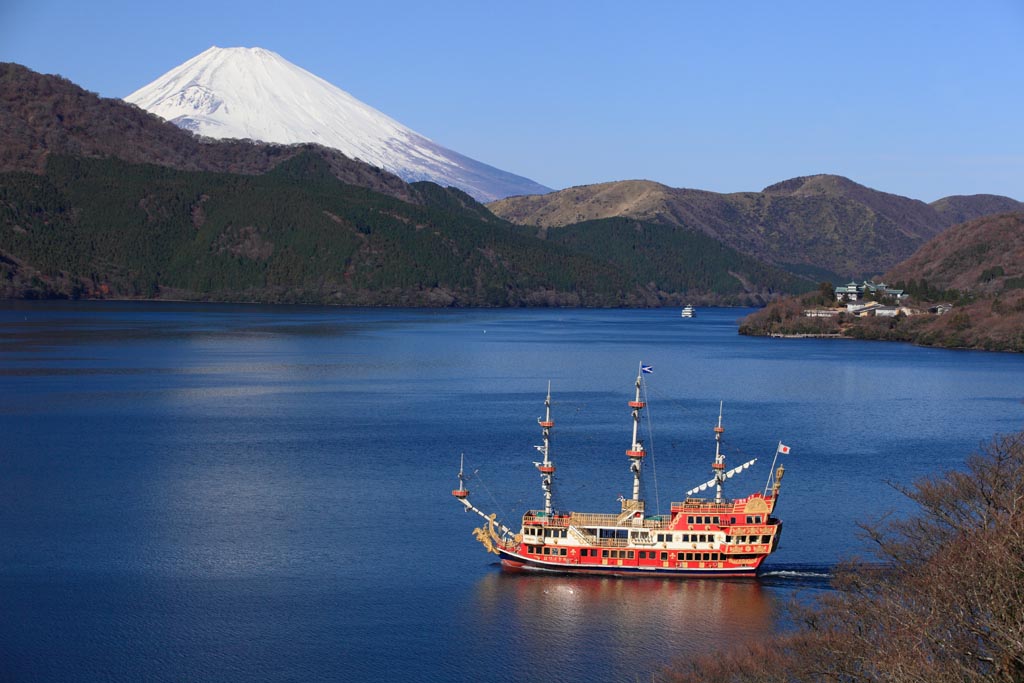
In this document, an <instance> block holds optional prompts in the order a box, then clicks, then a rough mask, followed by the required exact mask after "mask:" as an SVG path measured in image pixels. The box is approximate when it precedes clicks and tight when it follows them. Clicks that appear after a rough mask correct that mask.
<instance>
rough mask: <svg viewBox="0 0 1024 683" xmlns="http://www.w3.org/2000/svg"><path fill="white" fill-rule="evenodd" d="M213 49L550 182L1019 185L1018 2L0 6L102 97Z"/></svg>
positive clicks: (11, 31)
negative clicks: (254, 53) (323, 84)
mask: <svg viewBox="0 0 1024 683" xmlns="http://www.w3.org/2000/svg"><path fill="white" fill-rule="evenodd" d="M212 45H216V46H219V47H239V46H241V47H263V48H267V49H269V50H273V51H274V52H277V53H279V54H280V55H281V56H283V57H284V58H285V59H287V60H289V61H291V62H293V63H295V64H297V65H298V66H300V67H302V68H304V69H306V70H308V71H311V72H313V73H314V74H316V75H318V76H320V77H322V78H324V79H326V80H328V81H330V82H331V83H333V84H334V85H336V86H338V87H340V88H342V89H343V90H346V91H348V92H349V93H351V94H352V95H354V96H355V97H357V98H358V99H360V100H362V101H363V102H365V103H367V104H369V105H371V106H373V107H375V108H377V109H379V110H381V111H382V112H384V113H385V114H387V115H389V116H391V117H392V118H394V119H397V120H398V121H400V122H401V123H403V124H405V125H406V126H408V127H410V128H412V129H413V130H415V131H417V132H419V133H421V134H423V135H426V136H427V137H429V138H431V139H433V140H435V141H436V142H438V143H440V144H442V145H444V146H446V147H449V148H451V149H454V150H456V151H458V152H461V153H462V154H465V155H467V156H470V157H473V158H475V159H478V160H479V161H483V162H485V163H488V164H491V165H492V166H497V167H498V168H501V169H504V170H507V171H511V172H513V173H517V174H520V175H524V176H526V177H528V178H531V179H533V180H536V181H537V182H540V183H543V184H545V185H548V186H550V187H553V188H562V187H568V186H571V185H584V184H590V183H597V182H604V181H610V180H623V179H630V178H646V179H650V180H655V181H658V182H662V183H665V184H666V185H670V186H673V187H690V188H699V189H705V190H712V191H715V192H739V191H750V190H760V189H762V188H763V187H765V186H767V185H770V184H772V183H775V182H778V181H781V180H785V179H787V178H791V177H794V176H800V175H810V174H815V173H836V174H839V175H844V176H847V177H849V178H851V179H852V180H854V181H856V182H859V183H862V184H864V185H867V186H869V187H872V188H875V189H878V190H883V191H885V192H892V193H895V194H900V195H905V196H909V197H913V198H915V199H921V200H924V201H933V200H935V199H938V198H940V197H943V196H947V195H952V194H977V193H991V194H1002V195H1007V196H1010V197H1013V198H1015V199H1018V200H1022V201H1024V0H928V1H920V2H919V1H916V0H886V1H883V2H876V1H875V0H857V1H856V2H833V1H831V0H798V1H786V0H775V1H772V2H765V1H763V0H750V1H748V2H732V1H729V0H718V1H713V0H706V1H697V0H676V1H674V2H643V1H640V0H637V1H635V2H626V1H623V2H602V1H601V0H590V1H586V2H576V1H563V2H559V1H558V0H547V1H545V2H533V1H530V0H516V1H514V2H504V3H491V2H483V1H477V2H473V1H471V0H466V1H464V2H448V1H446V0H428V1H426V2H425V1H423V0H417V1H415V2H412V1H410V2H406V1H404V0H393V1H391V2H388V1H381V2H371V1H369V0H360V1H359V2H348V1H346V0H322V1H317V2H302V1H299V0H293V1H291V2H283V1H281V0H274V1H272V2H271V1H267V0H249V1H247V2H239V1H236V0H202V1H200V2H185V3H181V2H178V3H167V2H154V3H147V2H140V1H139V0H94V2H82V1H81V0H74V1H68V0H0V61H11V62H17V63H19V64H24V65H25V66H28V67H29V68H31V69H34V70H36V71H40V72H43V73H57V74H60V75H62V76H65V77H66V78H68V79H70V80H71V81H74V82H75V83H77V84H78V85H80V86H82V87H84V88H86V89H87V90H91V91H93V92H96V93H99V94H100V95H103V96H105V97H123V96H125V95H127V94H129V93H130V92H132V91H134V90H136V89H137V88H139V87H141V86H143V85H146V84H147V83H149V82H150V81H152V80H154V79H156V78H157V77H159V76H160V75H162V74H163V73H164V72H166V71H168V70H169V69H171V68H172V67H174V66H177V65H178V64H180V63H182V62H184V61H185V60H187V59H189V58H191V57H193V56H195V55H196V54H198V53H199V52H202V51H203V50H205V49H206V48H208V47H210V46H212Z"/></svg>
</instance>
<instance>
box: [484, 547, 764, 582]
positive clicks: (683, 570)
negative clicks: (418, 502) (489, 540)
mask: <svg viewBox="0 0 1024 683" xmlns="http://www.w3.org/2000/svg"><path fill="white" fill-rule="evenodd" d="M499 555H500V557H501V567H502V569H504V570H505V571H511V572H543V573H550V574H585V575H590V576H630V577H647V576H651V577H660V578H725V577H730V578H733V577H739V578H749V577H754V576H757V567H758V566H760V561H758V563H757V565H756V566H752V567H751V566H747V567H718V566H714V567H710V566H703V567H701V566H689V567H654V566H639V565H633V566H630V565H614V564H608V565H604V564H575V563H562V562H545V561H543V560H537V559H534V558H530V557H524V556H522V555H520V554H518V553H515V552H511V551H508V550H501V551H499ZM762 559H763V558H762ZM698 564H699V563H698ZM707 564H717V563H707Z"/></svg>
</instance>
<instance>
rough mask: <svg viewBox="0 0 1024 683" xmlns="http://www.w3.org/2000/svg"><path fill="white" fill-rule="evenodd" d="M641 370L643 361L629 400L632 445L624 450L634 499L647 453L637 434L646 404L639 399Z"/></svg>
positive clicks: (638, 494) (637, 491)
mask: <svg viewBox="0 0 1024 683" xmlns="http://www.w3.org/2000/svg"><path fill="white" fill-rule="evenodd" d="M643 372H644V369H643V363H641V364H640V369H639V370H638V371H637V373H636V398H634V399H633V400H632V401H630V402H629V407H630V408H632V409H633V445H632V447H631V448H630V449H629V450H628V451H626V455H627V456H628V457H629V469H630V471H631V472H632V473H633V500H634V501H639V500H640V472H641V470H642V469H643V461H644V456H645V455H647V452H646V451H645V450H644V444H643V442H642V441H640V440H639V439H638V436H637V434H638V432H639V429H640V411H641V410H643V409H644V407H645V406H646V405H647V404H646V403H644V402H643V401H641V400H640V385H641V383H642V382H643V379H642V377H643ZM648 372H649V370H648ZM623 509H625V505H623Z"/></svg>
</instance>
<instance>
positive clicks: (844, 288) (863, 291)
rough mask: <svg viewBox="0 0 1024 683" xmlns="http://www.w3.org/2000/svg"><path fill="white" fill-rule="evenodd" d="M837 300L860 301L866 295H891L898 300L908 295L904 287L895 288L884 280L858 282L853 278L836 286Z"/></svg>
mask: <svg viewBox="0 0 1024 683" xmlns="http://www.w3.org/2000/svg"><path fill="white" fill-rule="evenodd" d="M835 295H836V301H844V300H845V301H859V300H860V299H863V298H864V297H866V296H872V295H873V296H876V297H882V296H891V297H893V298H894V299H896V300H897V301H899V300H900V299H904V298H906V297H907V296H908V295H907V294H905V293H904V292H903V290H902V289H893V288H892V287H889V286H888V285H887V284H885V283H884V282H868V281H867V280H865V281H864V282H862V283H860V284H857V283H856V282H854V281H853V280H851V281H850V282H848V283H847V284H845V285H839V286H838V287H836V288H835Z"/></svg>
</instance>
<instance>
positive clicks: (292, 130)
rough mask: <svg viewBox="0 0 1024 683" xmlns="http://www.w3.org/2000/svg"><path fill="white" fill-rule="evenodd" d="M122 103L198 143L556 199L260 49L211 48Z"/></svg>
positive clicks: (490, 194) (478, 192) (497, 193)
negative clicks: (256, 147) (322, 154)
mask: <svg viewBox="0 0 1024 683" xmlns="http://www.w3.org/2000/svg"><path fill="white" fill-rule="evenodd" d="M124 99H125V101H127V102H130V103H132V104H135V105H137V106H139V107H141V108H142V109H145V110H147V111H149V112H151V113H153V114H156V115H157V116H160V117H161V118H164V119H166V120H168V121H170V122H172V123H174V124H175V125H177V126H179V127H180V128H184V129H187V130H191V131H193V132H195V133H198V134H200V135H204V136H208V137H212V138H241V139H247V138H248V139H253V140H260V141H263V142H274V143H280V144H293V143H302V142H314V143H317V144H320V145H324V146H325V147H333V148H335V149H337V150H339V151H341V152H342V153H344V154H345V155H346V156H349V157H352V158H355V159H360V160H362V161H364V162H366V163H368V164H372V165H374V166H377V167H379V168H383V169H384V170H386V171H390V172H392V173H394V174H395V175H397V176H399V177H400V178H402V179H403V180H405V181H406V182H414V181H418V180H429V181H432V182H435V183H438V184H439V185H442V186H449V185H451V186H454V187H457V188H459V189H460V190H463V191H465V192H466V193H468V194H470V195H471V196H472V197H473V198H475V199H477V200H479V201H482V202H489V201H493V200H496V199H502V198H504V197H508V196H511V195H522V194H544V193H547V192H550V191H551V189H550V188H547V187H544V186H543V185H540V184H538V183H535V182H534V181H532V180H530V179H528V178H523V177H522V176H517V175H515V174H512V173H508V172H507V171H502V170H500V169H497V168H494V167H493V166H488V165H487V164H484V163H481V162H479V161H476V160H475V159H470V158H469V157H467V156H464V155H462V154H459V153H458V152H454V151H452V150H450V149H447V148H445V147H442V146H441V145H439V144H437V143H436V142H434V141H432V140H430V139H429V138H426V137H424V136H423V135H420V134H419V133H417V132H415V131H413V130H410V129H409V128H406V127H405V126H403V125H402V124H400V123H398V122H397V121H395V120H394V119H392V118H390V117H389V116H387V115H385V114H383V113H381V112H379V111H377V110H376V109H374V108H373V107H370V106H369V105H367V104H364V103H363V102H360V101H359V100H357V99H356V98H355V97H353V96H352V95H350V94H349V93H347V92H345V91H344V90H341V89H340V88H338V87H336V86H334V85H332V84H330V83H328V82H327V81H325V80H324V79H322V78H320V77H318V76H315V75H314V74H312V73H310V72H308V71H306V70H305V69H302V68H300V67H298V66H296V65H294V64H292V63H291V62H289V61H288V60H286V59H284V58H283V57H281V56H280V55H279V54H277V53H275V52H271V51H270V50H264V49H263V48H258V47H255V48H243V47H233V48H220V47H211V48H210V49H208V50H206V51H205V52H202V53H200V54H198V55H196V56H195V57H193V58H192V59H190V60H188V61H187V62H185V63H184V64H181V65H180V66H178V67H175V68H174V69H171V70H170V71H168V72H167V73H166V74H164V75H163V76H161V77H160V78H158V79H156V80H155V81H153V82H152V83H150V84H149V85H147V86H144V87H142V88H139V89H138V90H136V91H135V92H133V93H132V94H131V95H128V96H127V97H125V98H124Z"/></svg>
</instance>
